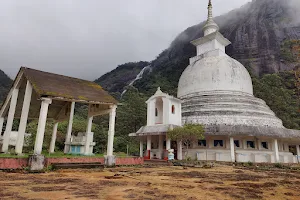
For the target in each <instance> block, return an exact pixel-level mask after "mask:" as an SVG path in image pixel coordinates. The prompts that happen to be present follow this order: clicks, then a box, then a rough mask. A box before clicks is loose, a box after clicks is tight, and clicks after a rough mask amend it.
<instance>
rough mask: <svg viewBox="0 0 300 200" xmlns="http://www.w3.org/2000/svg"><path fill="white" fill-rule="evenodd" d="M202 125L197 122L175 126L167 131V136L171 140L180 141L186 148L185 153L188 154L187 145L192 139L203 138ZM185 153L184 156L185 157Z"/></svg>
mask: <svg viewBox="0 0 300 200" xmlns="http://www.w3.org/2000/svg"><path fill="white" fill-rule="evenodd" d="M204 132H205V131H204V127H203V125H199V124H185V125H184V126H182V127H176V128H174V129H173V130H169V131H168V132H167V137H168V138H170V139H171V140H175V141H181V142H182V144H183V145H184V146H185V148H186V155H187V154H188V149H189V145H191V144H192V142H193V141H195V140H196V141H197V140H201V139H203V138H204V136H203V134H204ZM186 155H185V157H186Z"/></svg>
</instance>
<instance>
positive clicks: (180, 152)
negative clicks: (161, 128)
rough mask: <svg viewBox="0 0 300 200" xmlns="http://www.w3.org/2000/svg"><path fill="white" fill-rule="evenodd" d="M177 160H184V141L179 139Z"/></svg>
mask: <svg viewBox="0 0 300 200" xmlns="http://www.w3.org/2000/svg"><path fill="white" fill-rule="evenodd" d="M177 160H182V142H181V141H177Z"/></svg>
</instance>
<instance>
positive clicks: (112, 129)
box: [107, 106, 117, 156]
mask: <svg viewBox="0 0 300 200" xmlns="http://www.w3.org/2000/svg"><path fill="white" fill-rule="evenodd" d="M116 110H117V106H112V108H111V110H110V113H109V130H108V143H107V156H113V150H114V136H115V121H116Z"/></svg>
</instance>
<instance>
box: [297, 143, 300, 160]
mask: <svg viewBox="0 0 300 200" xmlns="http://www.w3.org/2000/svg"><path fill="white" fill-rule="evenodd" d="M296 150H297V158H298V159H297V160H298V162H300V146H299V145H296Z"/></svg>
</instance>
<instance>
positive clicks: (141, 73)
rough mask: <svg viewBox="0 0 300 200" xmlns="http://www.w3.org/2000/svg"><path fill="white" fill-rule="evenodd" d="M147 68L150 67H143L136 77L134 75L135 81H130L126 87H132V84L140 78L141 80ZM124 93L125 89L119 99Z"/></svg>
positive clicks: (149, 66)
mask: <svg viewBox="0 0 300 200" xmlns="http://www.w3.org/2000/svg"><path fill="white" fill-rule="evenodd" d="M149 68H151V65H148V66H146V67H144V68H143V69H142V70H141V71H140V73H138V75H136V77H135V79H134V80H132V81H131V82H130V83H129V84H128V86H133V84H134V83H135V82H136V81H138V80H140V79H141V78H143V75H144V73H145V71H146V70H147V69H149ZM126 92H127V89H125V90H123V92H122V94H121V97H123V95H124V94H125V93H126Z"/></svg>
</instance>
